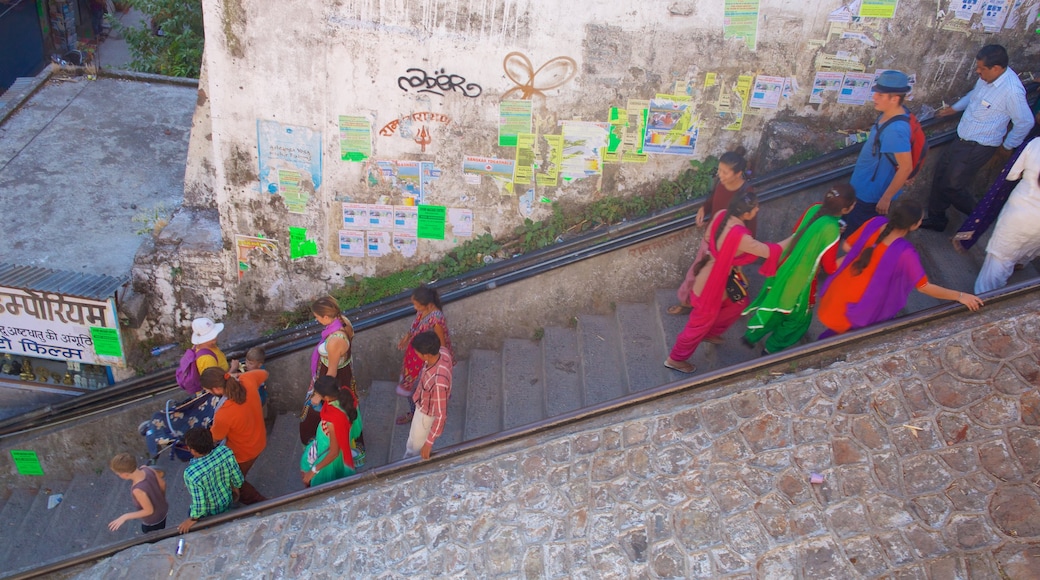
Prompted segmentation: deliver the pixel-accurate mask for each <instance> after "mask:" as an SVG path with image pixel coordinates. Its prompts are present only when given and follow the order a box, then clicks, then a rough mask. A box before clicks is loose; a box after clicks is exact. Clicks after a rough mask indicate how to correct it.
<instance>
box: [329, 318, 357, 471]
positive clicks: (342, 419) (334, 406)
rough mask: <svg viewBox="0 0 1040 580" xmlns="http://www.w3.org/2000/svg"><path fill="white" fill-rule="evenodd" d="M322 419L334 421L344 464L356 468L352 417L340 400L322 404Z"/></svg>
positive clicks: (337, 441)
mask: <svg viewBox="0 0 1040 580" xmlns="http://www.w3.org/2000/svg"><path fill="white" fill-rule="evenodd" d="M330 326H331V325H330ZM321 420H322V421H325V422H328V423H332V427H333V428H334V429H335V431H336V443H339V451H340V453H342V454H343V464H344V465H346V466H347V467H349V468H351V469H354V453H353V452H352V451H351V450H350V418H349V417H347V413H346V412H345V411H344V410H343V409H341V408H340V406H339V402H334V403H326V404H324V405H322V406H321Z"/></svg>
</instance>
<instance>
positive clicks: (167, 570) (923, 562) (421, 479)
mask: <svg viewBox="0 0 1040 580" xmlns="http://www.w3.org/2000/svg"><path fill="white" fill-rule="evenodd" d="M1038 304H1040V299H1037V298H1034V299H1032V301H1031V302H1030V303H1029V304H1028V308H1023V307H1022V304H1021V303H1019V305H1018V306H1017V307H1016V309H1015V310H1014V311H1013V312H1012V313H1011V314H1009V315H1010V316H1011V317H1010V318H1007V317H1006V316H1005V317H1003V319H1001V317H997V316H990V315H987V314H980V315H974V316H972V315H958V316H956V317H954V318H951V319H947V320H946V321H944V322H942V323H940V324H937V325H935V326H933V327H931V328H929V329H928V330H927V331H922V332H915V331H904V332H902V333H899V334H895V335H893V336H890V337H887V338H886V340H887V342H883V341H881V340H877V341H875V342H873V343H868V344H866V345H862V346H860V347H857V348H856V350H855V351H852V352H849V353H847V357H846V359H847V360H846V362H838V363H834V364H831V365H830V366H827V367H826V368H824V369H822V370H815V371H802V372H800V373H794V374H787V375H784V376H780V377H774V376H771V373H763V374H762V375H761V376H759V377H757V378H753V379H745V380H742V381H734V382H731V383H728V384H724V385H721V386H717V387H712V388H710V389H706V390H700V391H697V392H684V393H680V394H676V395H672V396H668V397H666V398H663V399H659V400H657V401H654V402H650V403H646V404H642V405H637V406H633V407H631V408H629V409H625V410H623V411H617V412H613V413H610V414H607V415H604V416H600V417H597V418H595V419H591V420H586V421H583V422H580V423H575V424H572V425H568V426H564V427H559V428H555V429H551V430H547V431H545V432H543V433H540V434H538V435H534V436H529V437H526V438H523V439H521V440H517V441H513V442H510V443H507V444H503V445H498V446H496V447H493V448H488V449H485V450H481V451H478V452H474V453H469V454H463V455H459V456H456V457H454V458H450V459H446V460H444V461H440V462H435V463H433V464H430V465H427V466H424V467H423V468H420V469H415V470H410V471H408V472H403V473H400V474H399V475H396V476H393V477H389V478H387V479H385V480H382V481H380V482H377V483H375V484H367V485H362V486H356V487H353V488H350V489H346V490H343V491H341V492H339V493H337V494H335V495H334V496H331V497H327V498H322V499H320V500H318V501H315V502H314V503H312V504H310V507H308V508H307V509H302V510H299V511H294V512H286V513H278V514H274V515H268V516H265V517H260V518H253V519H248V520H244V521H241V522H238V523H234V524H230V525H226V526H223V527H220V528H217V529H213V530H203V531H200V532H196V533H193V534H190V535H188V536H185V541H186V552H185V554H184V555H183V556H176V555H174V552H175V549H176V543H177V539H176V538H172V539H167V540H163V541H162V542H159V543H157V544H154V545H143V546H137V547H135V548H133V549H130V550H127V551H125V552H122V553H120V554H117V555H115V556H113V557H112V558H110V559H108V560H104V561H102V562H100V563H98V564H96V565H95V566H94V567H93V568H90V569H87V570H85V571H83V572H81V574H80V577H82V578H106V579H109V578H167V577H172V578H191V579H195V578H260V577H279V578H281V577H292V578H362V577H364V578H429V577H464V578H488V577H508V578H512V577H529V578H749V577H756V578H856V577H868V578H873V577H880V576H884V577H888V578H932V579H944V580H945V579H950V578H1012V579H1020V578H1036V577H1040V494H1038V488H1037V484H1036V482H1037V479H1038V476H1040V437H1038V435H1040V393H1038V390H1037V387H1036V385H1037V384H1038V383H1040V365H1038V362H1037V357H1038V355H1040V316H1038V315H1037V314H1036V313H1037V305H1038ZM987 308H988V309H990V310H992V309H991V308H990V307H987ZM1009 308H1010V307H1009ZM1009 311H1010V310H1009ZM1018 312H1026V314H1015V313H1018ZM812 473H817V474H819V475H820V476H822V483H815V484H814V483H811V482H810V477H811V476H810V474H812ZM171 521H174V522H176V521H179V518H178V517H174V516H173V515H171Z"/></svg>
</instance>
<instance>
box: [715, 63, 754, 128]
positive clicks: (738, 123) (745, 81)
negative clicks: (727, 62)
mask: <svg viewBox="0 0 1040 580" xmlns="http://www.w3.org/2000/svg"><path fill="white" fill-rule="evenodd" d="M752 81H754V78H753V77H752V76H751V75H740V76H739V77H737V83H736V85H735V86H734V87H733V95H734V96H735V97H736V99H739V100H738V101H737V103H736V105H737V107H734V106H733V104H734V103H733V101H734V99H733V98H732V97H731V98H730V113H732V114H734V115H735V116H736V120H735V121H733V122H732V123H730V124H729V125H726V126H725V127H723V128H722V129H723V130H724V131H740V129H741V128H742V127H743V126H744V111H745V110H747V104H748V99H749V98H750V97H751V83H752Z"/></svg>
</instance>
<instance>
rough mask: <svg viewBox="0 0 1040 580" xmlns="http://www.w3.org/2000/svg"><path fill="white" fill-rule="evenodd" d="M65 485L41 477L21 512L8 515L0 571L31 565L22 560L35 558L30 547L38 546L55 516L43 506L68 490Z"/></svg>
mask: <svg viewBox="0 0 1040 580" xmlns="http://www.w3.org/2000/svg"><path fill="white" fill-rule="evenodd" d="M69 483H70V482H69V481H68V480H59V479H52V478H50V477H46V476H44V477H43V478H42V481H40V484H41V486H40V488H39V489H38V490H37V491H36V493H35V494H33V497H32V501H31V502H30V503H29V504H28V505H27V506H26V507H25V509H24V510H22V511H21V512H20V513H19V512H13V511H12V513H11V518H10V519H9V520H8V523H9V524H10V526H9V527H8V526H5V528H6V529H5V530H4V531H5V535H4V542H3V543H2V544H0V570H15V569H18V568H21V567H23V566H25V565H27V564H30V563H31V562H26V559H28V557H30V556H31V555H33V554H36V552H35V551H34V548H33V547H34V546H35V545H36V544H38V543H39V542H40V540H41V538H42V537H43V530H44V529H45V528H46V526H47V525H49V524H50V522H51V519H52V518H53V517H54V513H55V512H54V510H48V509H47V502H48V501H49V498H50V496H51V495H53V494H56V493H62V492H63V491H64V490H65V489H66V488H68V486H69ZM23 505H24V504H23ZM55 509H57V508H55ZM8 533H9V535H8Z"/></svg>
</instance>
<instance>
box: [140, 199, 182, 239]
mask: <svg viewBox="0 0 1040 580" xmlns="http://www.w3.org/2000/svg"><path fill="white" fill-rule="evenodd" d="M172 213H173V212H172V211H170V208H168V207H166V206H165V205H162V204H160V205H158V206H156V207H154V208H152V209H151V210H146V211H143V212H141V213H138V214H136V215H134V216H133V217H132V218H130V221H132V222H135V223H139V224H141V227H140V228H138V229H137V230H135V231H134V233H135V234H137V235H139V236H143V235H153V236H158V235H159V232H161V231H162V229H163V228H164V227H166V224H168V223H170V215H171V214H172Z"/></svg>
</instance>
